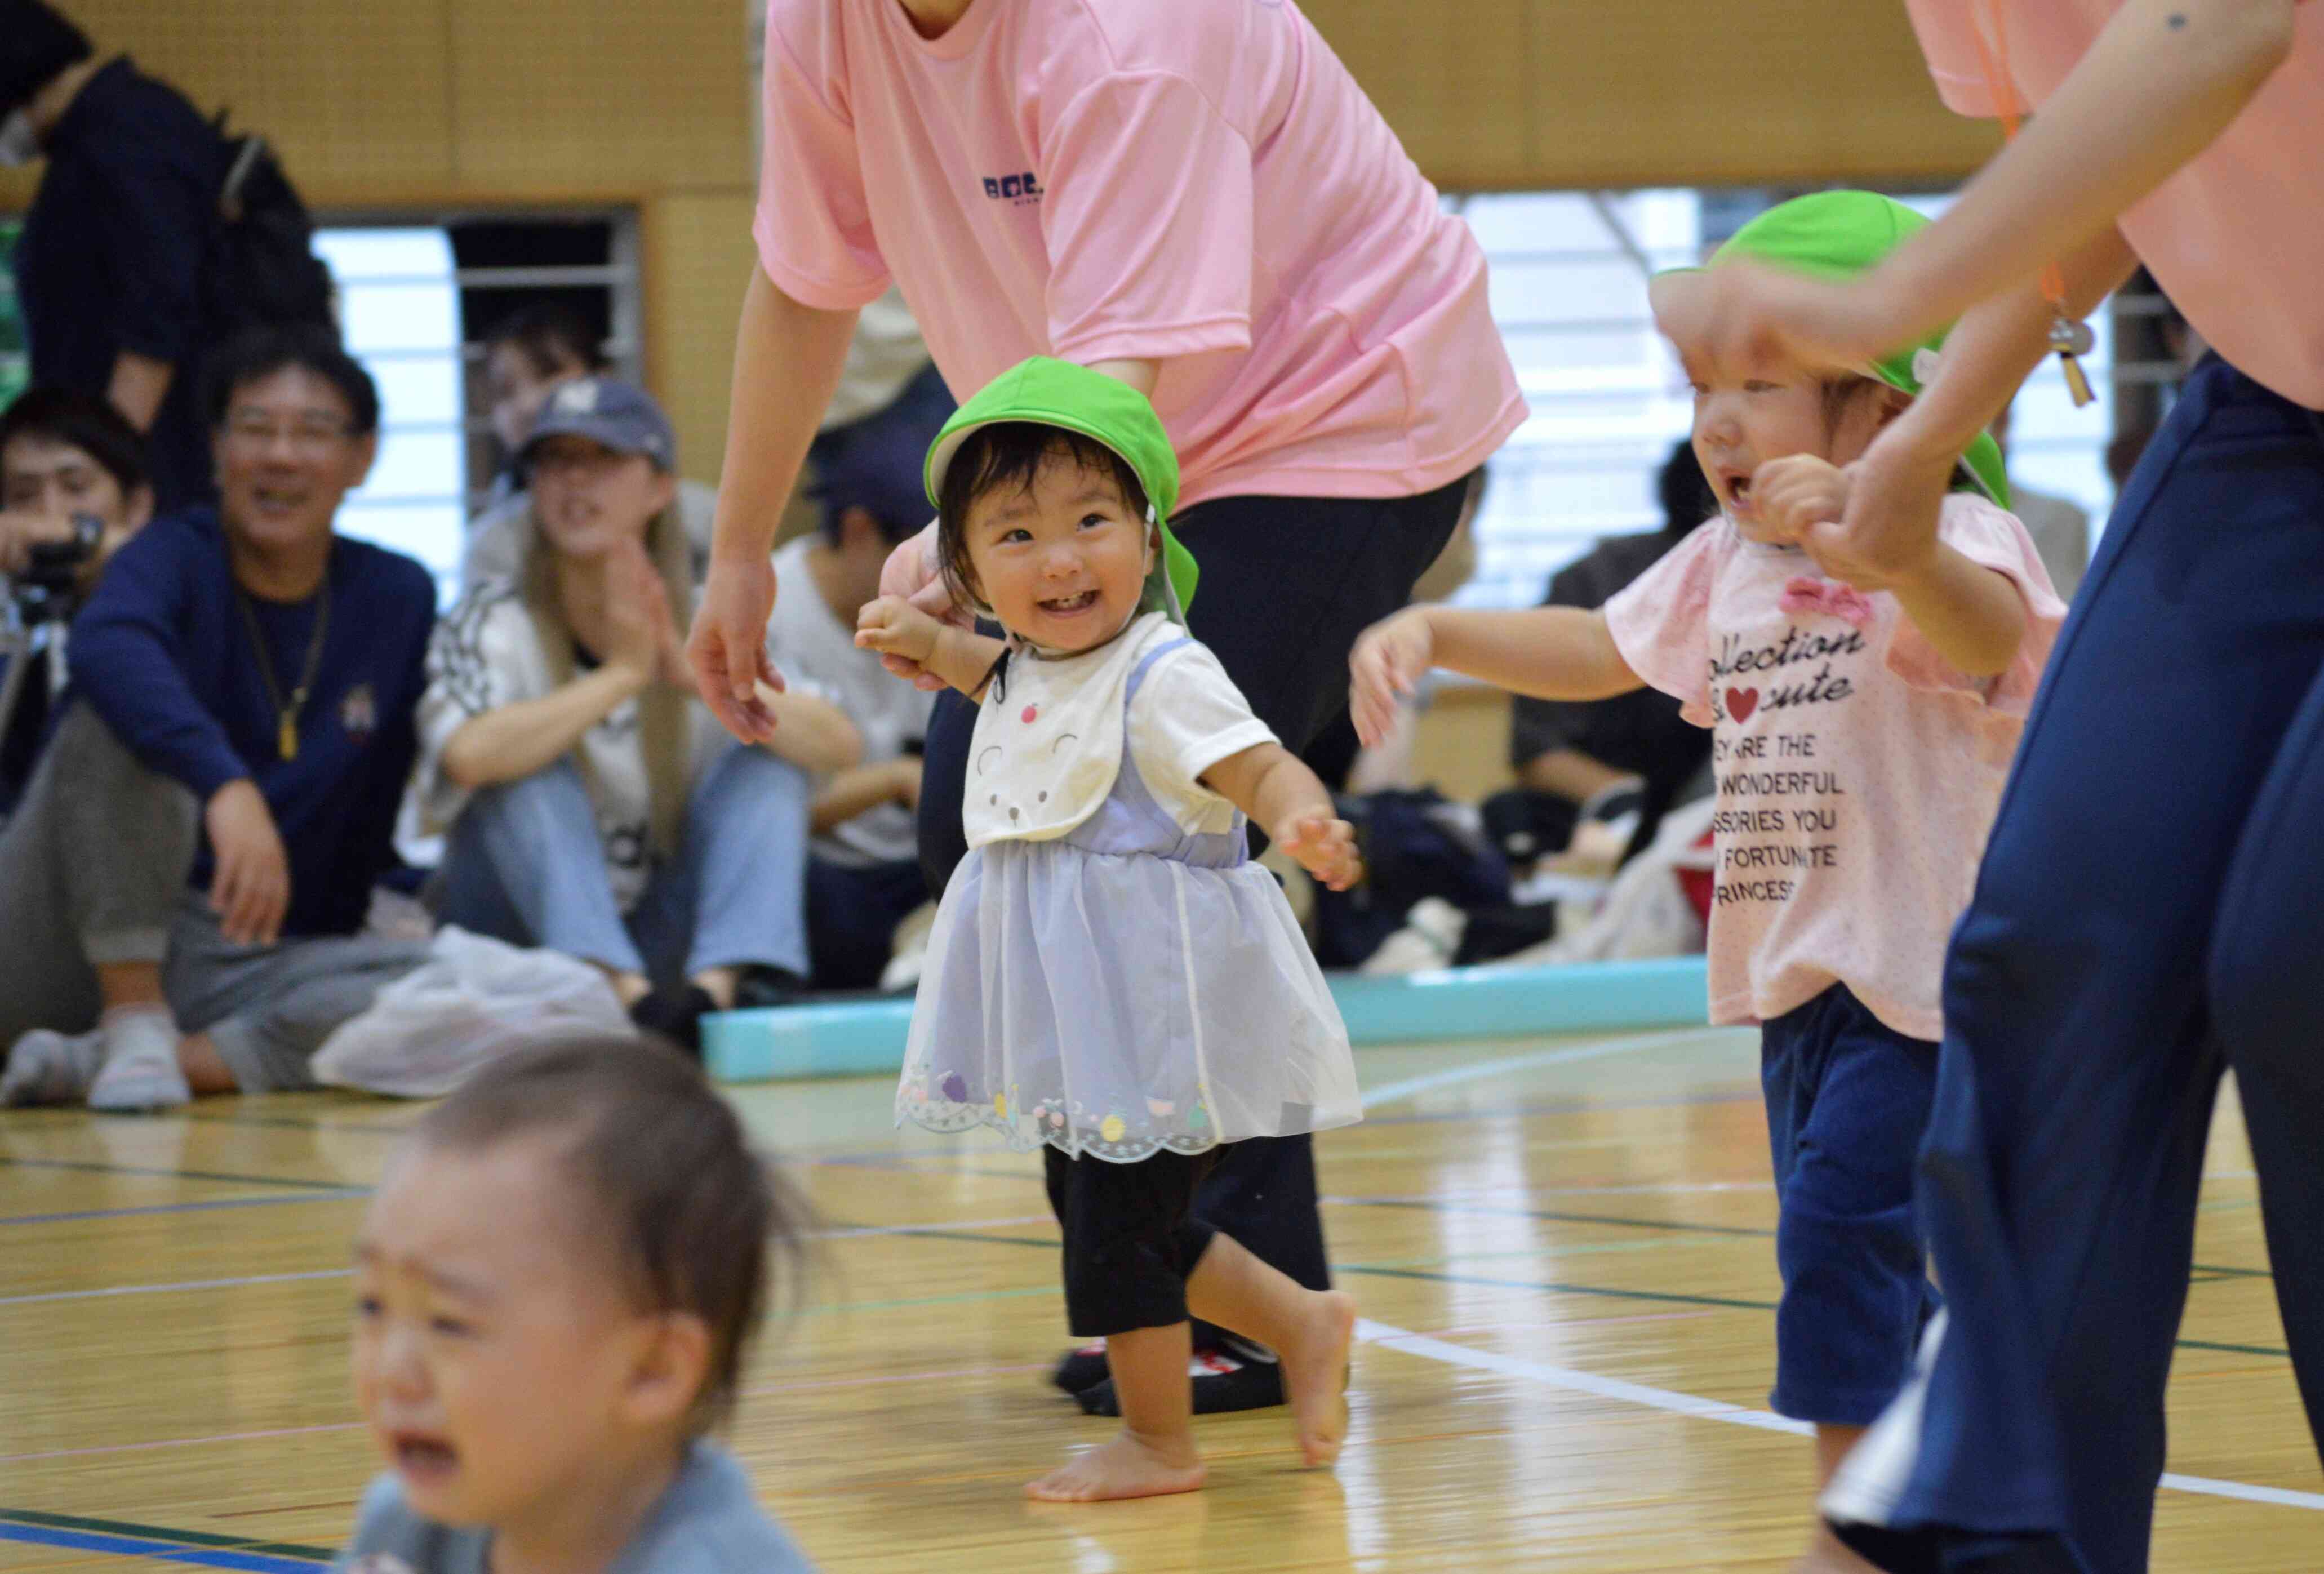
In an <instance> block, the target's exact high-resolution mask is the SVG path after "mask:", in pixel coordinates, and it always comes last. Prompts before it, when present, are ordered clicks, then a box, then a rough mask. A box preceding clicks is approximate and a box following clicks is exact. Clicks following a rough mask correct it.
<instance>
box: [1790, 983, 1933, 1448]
mask: <svg viewBox="0 0 2324 1574" xmlns="http://www.w3.org/2000/svg"><path fill="white" fill-rule="evenodd" d="M1936 1081H1937V1046H1936V1045H1934V1044H1932V1043H1931V1042H1929V1041H1928V1040H1927V1039H1923V1038H1908V1037H1906V1036H1904V1034H1901V1033H1899V1032H1897V1031H1896V1030H1895V1028H1893V1027H1890V1026H1887V1025H1886V1023H1884V1022H1882V1021H1881V1020H1880V1019H1879V1018H1878V1017H1875V1016H1874V1015H1873V1014H1872V1013H1871V1012H1870V1011H1869V1010H1868V1009H1867V1008H1866V1007H1865V1005H1864V1003H1863V1002H1862V1001H1861V1000H1858V999H1857V998H1856V997H1855V996H1854V995H1852V994H1850V993H1849V990H1848V987H1847V986H1846V985H1845V984H1834V985H1833V986H1832V987H1831V988H1830V989H1828V990H1825V991H1824V992H1823V993H1822V994H1821V995H1818V996H1817V997H1816V998H1815V999H1812V1000H1810V1001H1809V1002H1808V1003H1807V1004H1806V1005H1804V1006H1802V1007H1799V1008H1796V1009H1794V1010H1791V1011H1787V1012H1785V1013H1784V1015H1782V1016H1781V1017H1776V1018H1775V1020H1774V1021H1772V1022H1769V1023H1766V1025H1765V1026H1762V1027H1761V1028H1760V1029H1759V1082H1760V1087H1761V1089H1762V1090H1763V1091H1764V1092H1765V1093H1766V1100H1767V1139H1768V1143H1769V1145H1770V1146H1772V1147H1773V1149H1774V1151H1775V1192H1776V1195H1777V1196H1778V1198H1779V1199H1780V1200H1781V1201H1782V1204H1783V1213H1782V1217H1781V1218H1780V1220H1778V1221H1777V1223H1776V1226H1775V1264H1776V1266H1777V1267H1779V1268H1780V1269H1781V1270H1782V1272H1783V1275H1784V1299H1783V1302H1782V1303H1781V1304H1780V1305H1778V1306H1777V1307H1776V1309H1775V1392H1774V1393H1773V1394H1771V1395H1768V1401H1767V1402H1768V1404H1771V1405H1773V1406H1774V1407H1775V1410H1776V1411H1777V1412H1779V1413H1782V1414H1784V1415H1788V1416H1793V1417H1794V1418H1796V1419H1798V1420H1801V1421H1812V1422H1828V1423H1832V1424H1836V1425H1841V1426H1864V1425H1868V1424H1869V1423H1870V1422H1871V1421H1872V1420H1873V1418H1874V1417H1875V1416H1877V1415H1878V1414H1879V1413H1880V1412H1881V1410H1882V1408H1883V1407H1884V1406H1886V1404H1887V1403H1888V1401H1889V1400H1891V1399H1893V1398H1895V1396H1896V1392H1897V1390H1898V1389H1900V1388H1902V1387H1903V1386H1904V1374H1905V1371H1906V1369H1907V1368H1908V1367H1910V1366H1911V1364H1912V1359H1913V1349H1914V1344H1915V1342H1916V1341H1917V1340H1918V1339H1919V1337H1920V1332H1921V1325H1922V1323H1923V1321H1926V1320H1927V1319H1928V1318H1929V1317H1930V1316H1931V1315H1932V1314H1933V1313H1934V1312H1935V1311H1936V1308H1937V1306H1938V1305H1939V1303H1940V1302H1939V1301H1938V1297H1937V1292H1936V1288H1935V1286H1933V1285H1932V1284H1930V1283H1929V1276H1928V1270H1927V1267H1926V1254H1925V1251H1924V1250H1923V1244H1922V1238H1921V1231H1920V1228H1919V1226H1918V1224H1917V1222H1916V1221H1915V1218H1914V1210H1913V1158H1914V1155H1915V1154H1916V1153H1918V1152H1919V1151H1920V1146H1921V1137H1922V1134H1923V1132H1924V1131H1925V1130H1926V1129H1927V1128H1928V1124H1929V1109H1930V1106H1931V1101H1932V1099H1933V1097H1934V1095H1935V1092H1936Z"/></svg>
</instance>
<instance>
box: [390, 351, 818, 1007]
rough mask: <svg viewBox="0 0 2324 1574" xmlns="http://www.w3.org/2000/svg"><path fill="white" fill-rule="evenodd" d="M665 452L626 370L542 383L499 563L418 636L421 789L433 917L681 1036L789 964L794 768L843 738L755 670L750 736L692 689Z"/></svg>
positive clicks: (806, 765)
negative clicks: (597, 984)
mask: <svg viewBox="0 0 2324 1574" xmlns="http://www.w3.org/2000/svg"><path fill="white" fill-rule="evenodd" d="M676 456H677V442H676V438H675V437H673V436H672V434H671V431H670V427H669V419H667V418H666V417H665V416H664V415H663V414H662V411H661V408H660V406H659V405H657V404H656V403H655V402H654V400H653V399H652V397H651V396H650V394H648V393H647V392H646V391H644V390H643V389H641V388H639V387H637V386H635V385H634V384H632V383H628V382H622V381H621V380H619V379H617V378H613V377H586V378H581V379H578V380H576V381H574V382H567V383H566V384H565V385H564V386H562V387H560V388H559V389H558V390H557V391H556V392H555V393H553V394H552V395H550V397H549V402H548V404H547V405H546V407H545V408H544V409H543V410H542V412H541V415H540V419H539V422H538V424H537V425H536V426H535V427H534V428H533V432H532V436H531V437H530V440H529V441H528V442H527V443H526V445H525V449H524V454H523V458H524V461H525V463H526V465H527V467H528V469H529V471H530V474H531V477H532V492H531V493H530V497H531V503H530V509H531V529H530V542H529V543H528V546H527V549H526V553H525V557H524V559H523V563H522V566H521V568H520V570H519V573H518V576H517V577H516V578H515V579H513V580H486V581H484V582H483V583H482V584H478V585H477V586H475V589H474V590H472V591H471V592H469V594H467V595H466V597H465V598H464V599H463V600H462V601H461V603H460V604H459V605H458V606H457V607H456V608H454V609H453V611H452V612H451V613H450V614H449V615H448V616H447V618H446V619H445V621H444V623H443V625H442V627H441V628H440V629H439V630H438V633H437V636H436V640H435V644H434V646H433V648H432V649H431V650H430V651H429V658H428V673H429V682H428V691H427V696H426V698H425V699H424V700H423V701H422V703H421V705H420V732H421V735H422V738H423V739H424V741H425V759H424V762H423V765H422V768H421V791H422V796H423V800H424V804H425V817H426V818H427V820H428V821H429V824H430V826H431V828H436V829H442V828H447V827H448V829H449V833H450V836H449V841H448V842H447V845H446V848H445V857H444V866H443V868H442V870H440V871H439V872H438V882H437V888H436V890H435V892H434V899H435V904H436V907H437V910H438V916H440V917H441V918H442V919H443V920H444V921H445V922H446V923H449V924H457V925H460V926H461V927H462V928H464V929H468V930H472V931H474V932H475V933H477V934H488V935H492V936H493V937H495V938H497V939H502V940H506V941H510V942H512V943H517V944H522V945H542V946H548V947H549V948H550V949H552V950H557V951H562V952H565V953H568V954H570V955H574V956H577V957H581V958H583V959H584V960H586V961H588V962H595V964H596V965H597V966H599V967H601V968H603V969H604V971H606V973H607V974H608V975H610V977H611V978H612V980H613V988H614V991H615V993H616V994H617V995H619V996H620V997H621V999H622V1004H623V1005H625V1006H627V1007H628V1008H630V1010H631V1014H632V1016H633V1017H635V1018H636V1019H637V1020H638V1021H639V1022H640V1023H641V1024H642V1025H645V1026H650V1027H652V1028H654V1029H656V1030H658V1031H660V1032H663V1033H666V1034H668V1035H669V1036H671V1037H672V1038H675V1039H677V1040H678V1042H679V1043H681V1044H685V1045H689V1046H693V1047H697V1048H698V1047H699V1045H700V1042H701V1036H700V1029H701V1018H702V1017H703V1016H704V1015H705V1014H706V1013H708V1012H710V1011H713V1010H725V1009H729V1008H733V1007H736V1006H762V1005H773V1004H778V1003H780V1002H782V1001H784V1000H787V999H790V998H791V996H792V995H793V994H794V993H795V992H796V991H797V990H798V989H799V988H800V987H801V986H802V984H803V983H804V981H805V975H806V973H807V924H806V916H805V901H806V885H807V805H808V800H809V797H810V796H811V794H810V790H809V787H808V782H807V773H808V772H810V771H825V770H837V769H844V768H846V767H848V766H851V765H853V764H854V763H855V760H856V758H857V756H858V754H859V753H860V752H861V748H862V745H861V742H860V740H859V738H858V736H857V733H856V731H855V728H854V726H853V723H850V722H849V721H848V719H847V717H846V715H845V714H844V713H843V712H841V711H840V710H839V708H838V707H837V706H835V705H833V704H830V703H829V702H827V701H825V700H821V699H817V698H816V697H814V696H812V695H805V694H775V693H773V692H772V691H771V690H770V691H769V692H770V695H772V697H771V698H770V701H769V703H770V705H771V706H772V707H773V708H774V711H775V713H776V715H777V717H778V722H779V725H778V728H777V732H776V735H775V739H774V741H773V742H772V743H771V744H770V745H769V746H768V747H766V748H763V749H761V748H749V747H744V746H742V745H741V744H738V743H736V742H735V741H733V739H731V738H729V737H728V736H727V735H726V733H725V732H724V730H723V729H721V728H720V727H719V726H718V725H717V723H716V722H715V720H714V719H713V718H712V716H711V714H710V713H709V711H708V710H707V709H706V708H705V706H704V705H703V704H701V703H700V701H698V700H697V699H696V698H695V697H694V695H693V689H692V685H691V683H690V682H689V681H688V678H687V671H686V665H685V658H684V656H683V654H682V652H681V649H680V647H679V644H678V639H679V635H678V631H679V630H682V629H684V628H685V627H687V622H688V620H689V619H690V618H691V617H692V616H693V603H694V582H693V576H692V574H691V572H690V569H689V565H688V560H687V541H686V536H685V532H684V530H683V529H682V528H681V527H680V526H679V524H678V519H677V512H676V508H675V500H676V495H677V487H678V481H677V476H676V474H675V473H674V469H673V466H674V465H675V463H676Z"/></svg>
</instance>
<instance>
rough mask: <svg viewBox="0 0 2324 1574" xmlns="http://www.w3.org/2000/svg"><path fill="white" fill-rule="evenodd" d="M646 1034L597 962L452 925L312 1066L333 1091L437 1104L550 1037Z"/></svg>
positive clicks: (344, 1028)
mask: <svg viewBox="0 0 2324 1574" xmlns="http://www.w3.org/2000/svg"><path fill="white" fill-rule="evenodd" d="M636 1031H637V1029H636V1027H635V1026H632V1023H631V1021H630V1018H629V1014H628V1013H627V1012H625V1011H623V1010H622V1003H621V1001H620V1000H618V999H615V998H614V995H613V985H612V984H611V983H610V982H608V981H607V980H606V978H605V975H604V973H602V972H600V971H597V969H595V968H594V967H592V966H590V965H589V964H588V963H587V962H582V961H580V960H579V959H577V958H575V957H570V956H567V955H566V954H565V953H562V952H557V951H534V950H527V949H525V948H523V947H521V946H515V945H510V944H507V943H504V942H503V941H498V940H492V939H488V938H486V937H485V936H484V935H481V934H470V933H468V932H467V931H466V930H465V929H462V928H459V927H457V925H447V926H446V927H445V928H444V929H442V930H440V931H438V934H437V935H436V938H435V939H434V941H432V942H431V943H429V955H428V960H427V961H426V962H422V963H420V965H419V966H418V967H417V968H414V969H413V970H412V971H410V973H408V974H406V975H405V976H404V977H402V978H401V979H399V980H396V981H395V982H394V983H392V984H390V985H388V986H387V987H386V988H385V989H383V990H380V992H379V996H378V998H377V999H374V1001H373V1002H372V1006H371V1009H370V1010H368V1011H365V1012H364V1014H363V1015H362V1016H360V1017H354V1018H352V1019H350V1020H349V1021H346V1022H345V1023H342V1024H341V1025H340V1026H339V1027H338V1030H337V1031H336V1032H335V1033H333V1034H332V1035H331V1036H330V1037H328V1038H327V1039H325V1040H324V1041H323V1047H322V1048H321V1049H319V1050H318V1051H316V1052H315V1059H314V1063H313V1067H312V1069H313V1072H314V1075H315V1080H316V1081H317V1082H321V1083H324V1084H326V1085H327V1086H330V1087H338V1088H356V1089H360V1090H362V1091H364V1092H369V1093H387V1094H391V1095H392V1096H394V1097H397V1098H402V1099H433V1098H438V1097H439V1096H441V1095H443V1094H445V1093H448V1092H450V1091H452V1090H453V1089H454V1088H456V1087H457V1086H459V1085H460V1083H461V1082H463V1081H465V1080H466V1078H467V1077H468V1076H469V1075H470V1073H472V1072H475V1071H476V1070H477V1069H478V1068H480V1067H482V1066H483V1065H484V1064H485V1063H487V1062H489V1061H491V1060H493V1059H494V1058H495V1057H497V1056H499V1055H503V1054H507V1053H509V1052H510V1051H511V1050H512V1049H517V1048H521V1046H523V1045H527V1044H530V1043H534V1042H537V1041H539V1039H541V1038H543V1037H549V1036H558V1035H562V1034H575V1033H609V1034H623V1035H627V1034H634V1033H635V1032H636Z"/></svg>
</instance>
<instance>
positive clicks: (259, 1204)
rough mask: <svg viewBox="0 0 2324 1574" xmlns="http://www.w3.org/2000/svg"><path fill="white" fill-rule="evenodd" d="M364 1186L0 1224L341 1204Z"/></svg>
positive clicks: (364, 1192) (6, 1217)
mask: <svg viewBox="0 0 2324 1574" xmlns="http://www.w3.org/2000/svg"><path fill="white" fill-rule="evenodd" d="M370 1195H371V1188H369V1187H368V1186H346V1187H342V1188H341V1189H339V1190H337V1191H335V1192H300V1193H299V1194H298V1195H296V1196H292V1197H214V1198H211V1199H210V1200H209V1201H206V1202H148V1203H146V1204H145V1205H143V1207H139V1208H84V1209H82V1210H79V1211H78V1212H74V1213H10V1214H0V1224H69V1223H72V1222H74V1221H76V1220H83V1219H126V1218H129V1217H131V1216H132V1215H134V1214H139V1213H198V1212H202V1211H204V1210H208V1209H211V1208H275V1207H280V1206H281V1204H283V1203H285V1202H345V1201H349V1200H350V1199H352V1198H355V1197H368V1196H370Z"/></svg>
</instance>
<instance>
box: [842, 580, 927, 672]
mask: <svg viewBox="0 0 2324 1574" xmlns="http://www.w3.org/2000/svg"><path fill="white" fill-rule="evenodd" d="M943 631H944V625H943V624H941V623H939V622H937V621H936V619H934V618H932V617H930V616H929V615H928V614H927V613H926V612H922V611H921V610H920V609H919V608H918V607H916V606H914V605H913V604H912V603H910V602H908V601H906V600H905V599H904V598H903V597H902V596H899V595H883V596H881V597H880V598H879V599H878V600H876V601H868V602H865V603H863V610H862V611H861V612H857V613H856V614H855V643H856V644H857V645H859V646H860V647H862V649H866V650H877V651H878V652H879V653H880V654H881V655H882V656H900V657H902V658H904V659H906V660H907V661H911V662H915V663H918V662H924V661H926V660H927V658H929V657H930V656H931V655H933V654H935V652H936V637H937V635H939V634H940V633H942V632H943Z"/></svg>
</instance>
